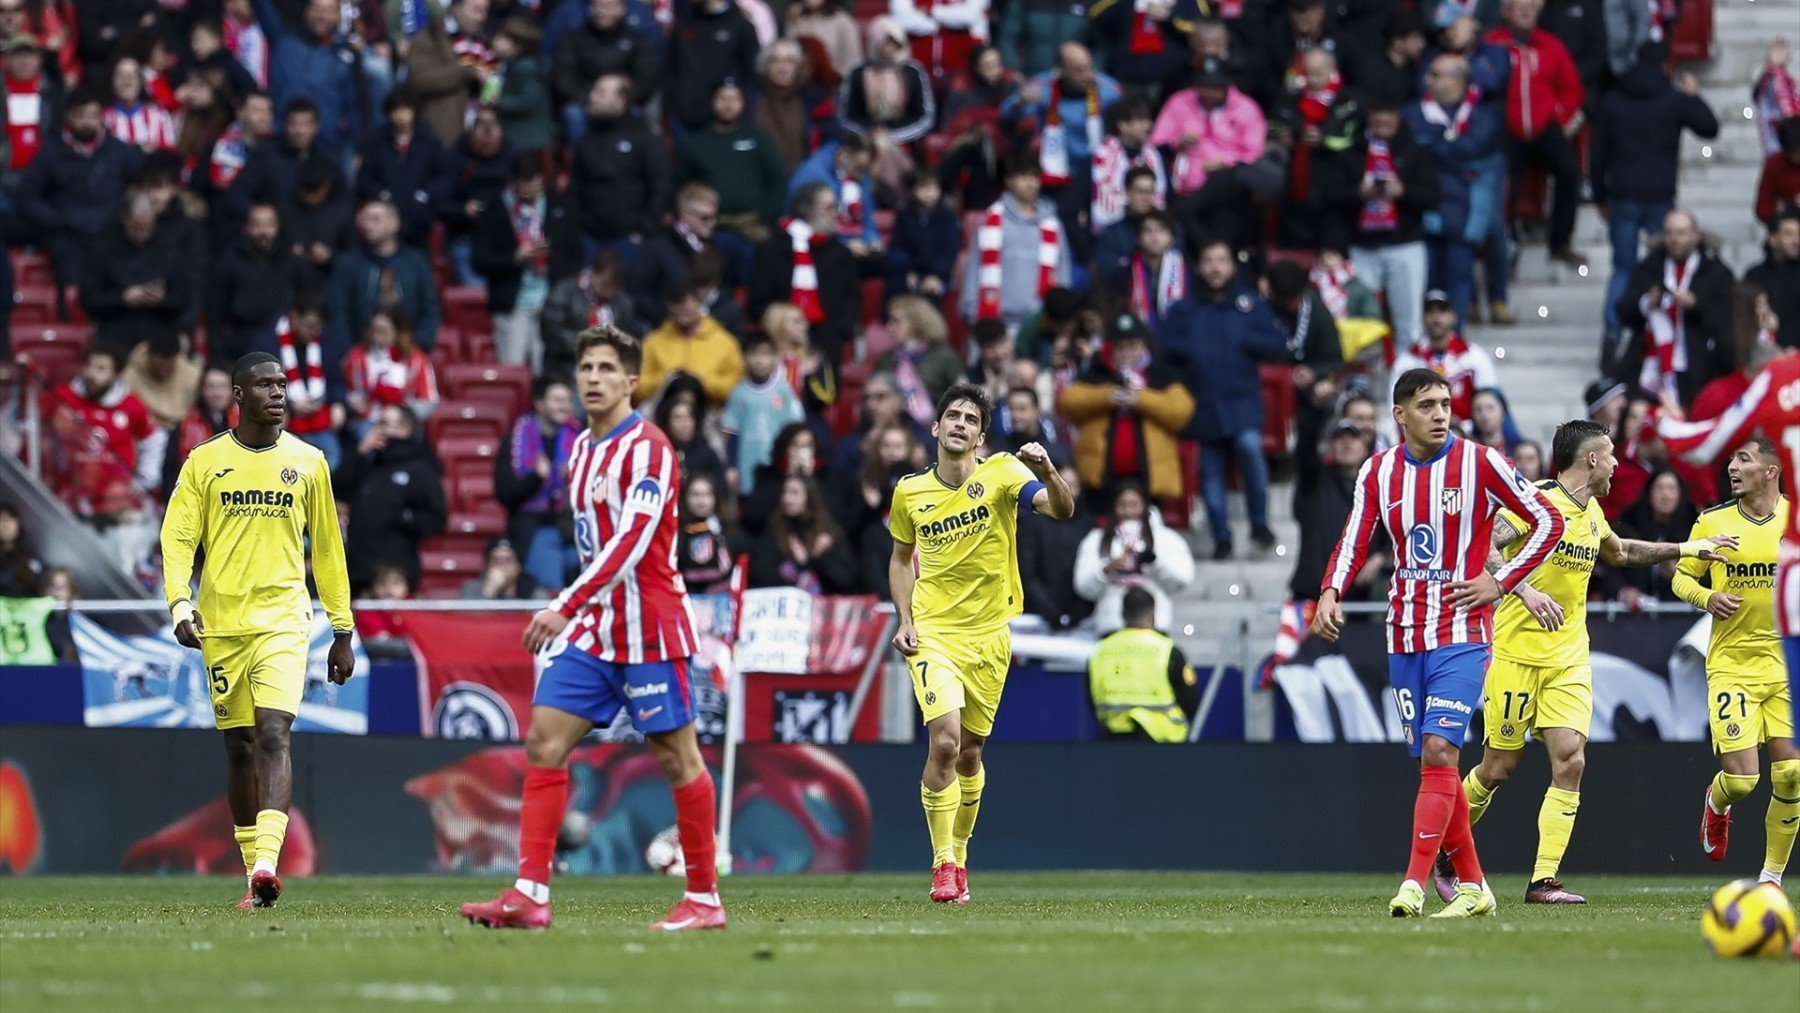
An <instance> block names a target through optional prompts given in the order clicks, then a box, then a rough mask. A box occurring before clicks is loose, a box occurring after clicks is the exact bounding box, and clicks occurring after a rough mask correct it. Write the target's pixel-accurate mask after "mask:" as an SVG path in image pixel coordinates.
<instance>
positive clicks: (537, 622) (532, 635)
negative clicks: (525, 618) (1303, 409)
mask: <svg viewBox="0 0 1800 1013" xmlns="http://www.w3.org/2000/svg"><path fill="white" fill-rule="evenodd" d="M568 625H569V617H568V616H565V615H563V614H562V613H561V612H558V611H556V610H555V609H544V610H542V611H540V612H539V613H538V614H537V615H534V616H532V617H531V622H530V623H529V624H527V625H526V627H525V635H524V636H523V637H522V638H520V640H521V642H522V643H523V644H524V645H525V650H526V651H527V652H529V653H531V654H536V653H537V652H539V651H541V650H543V649H544V646H545V645H546V644H548V643H550V642H551V641H552V640H555V639H556V638H557V637H559V636H562V631H563V630H564V629H565V628H567V627H568Z"/></svg>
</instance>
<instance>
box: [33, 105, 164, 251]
mask: <svg viewBox="0 0 1800 1013" xmlns="http://www.w3.org/2000/svg"><path fill="white" fill-rule="evenodd" d="M143 160H144V155H143V152H141V151H139V150H138V149H136V148H134V147H132V146H131V145H129V144H126V143H125V142H124V141H121V140H119V139H118V138H116V137H114V136H112V135H111V134H109V133H107V132H106V127H105V121H104V119H103V116H102V113H101V99H100V95H99V94H98V93H96V92H84V93H81V94H78V95H76V96H75V97H74V98H73V99H71V100H70V101H69V107H68V110H67V111H66V112H65V113H64V116H63V129H62V130H59V131H57V132H55V133H53V134H50V135H49V136H48V137H47V138H46V140H45V142H44V147H43V150H42V151H39V152H38V155H37V157H36V158H34V159H32V160H31V165H30V166H29V167H27V168H26V170H25V175H24V176H23V177H21V178H20V180H19V188H18V190H17V191H16V192H15V193H14V195H13V199H14V201H15V206H16V208H17V214H18V218H19V219H20V221H21V223H22V224H23V225H24V226H25V228H24V233H25V234H24V235H21V236H10V235H9V236H8V238H9V239H11V240H13V241H14V242H17V241H20V240H29V241H30V242H33V243H35V244H37V245H38V247H40V248H41V249H43V250H44V251H45V252H46V253H48V254H49V255H50V269H51V270H52V271H53V272H55V275H56V283H57V284H58V285H63V286H68V285H84V284H86V283H87V282H88V280H89V279H90V278H91V277H92V273H93V270H94V268H95V259H94V258H95V254H96V252H97V250H98V249H99V240H100V235H101V233H102V232H104V231H105V229H106V227H107V226H108V225H110V224H111V223H112V222H113V220H114V219H115V218H116V217H117V215H118V211H119V207H120V205H121V204H123V203H124V200H125V184H126V183H127V182H128V181H129V180H130V179H131V176H132V174H133V173H135V172H137V168H138V165H139V164H140V163H141V162H143Z"/></svg>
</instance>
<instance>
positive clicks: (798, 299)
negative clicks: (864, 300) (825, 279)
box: [781, 218, 825, 324]
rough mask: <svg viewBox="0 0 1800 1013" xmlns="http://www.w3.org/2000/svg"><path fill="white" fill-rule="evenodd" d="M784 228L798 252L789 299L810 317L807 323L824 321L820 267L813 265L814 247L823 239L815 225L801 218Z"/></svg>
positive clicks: (790, 220)
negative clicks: (817, 233) (820, 297)
mask: <svg viewBox="0 0 1800 1013" xmlns="http://www.w3.org/2000/svg"><path fill="white" fill-rule="evenodd" d="M781 228H782V231H783V232H786V233H787V235H788V241H789V242H790V243H792V244H793V246H792V249H793V252H794V273H793V279H792V280H791V281H790V282H789V283H788V286H789V299H790V301H791V302H793V304H794V305H795V306H797V307H799V309H800V312H801V313H802V314H804V315H805V316H806V322H807V323H810V324H816V323H821V322H823V321H824V319H825V304H824V303H822V302H820V301H819V270H818V268H817V267H815V266H814V265H813V249H814V248H815V247H817V246H819V245H820V244H821V243H822V242H823V240H822V239H821V238H820V237H819V236H817V235H815V234H814V233H813V230H812V226H810V225H808V224H806V223H805V222H803V221H801V220H800V219H798V218H790V219H788V220H787V221H786V222H785V223H783V225H782V227H781Z"/></svg>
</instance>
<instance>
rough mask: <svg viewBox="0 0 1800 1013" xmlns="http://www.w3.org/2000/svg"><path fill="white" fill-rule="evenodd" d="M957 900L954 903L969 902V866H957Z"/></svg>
mask: <svg viewBox="0 0 1800 1013" xmlns="http://www.w3.org/2000/svg"><path fill="white" fill-rule="evenodd" d="M956 890H957V893H956V900H955V901H953V902H952V903H956V904H967V903H968V902H969V869H968V867H967V866H962V865H959V866H957V867H956Z"/></svg>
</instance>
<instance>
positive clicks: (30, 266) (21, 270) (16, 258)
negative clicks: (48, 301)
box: [13, 251, 56, 288]
mask: <svg viewBox="0 0 1800 1013" xmlns="http://www.w3.org/2000/svg"><path fill="white" fill-rule="evenodd" d="M13 284H14V285H16V286H18V287H19V288H26V287H31V288H36V287H38V286H48V287H50V288H55V287H56V275H55V274H54V273H52V272H51V270H50V258H49V257H47V256H45V255H44V254H42V253H36V252H25V251H20V252H18V253H15V254H13Z"/></svg>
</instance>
